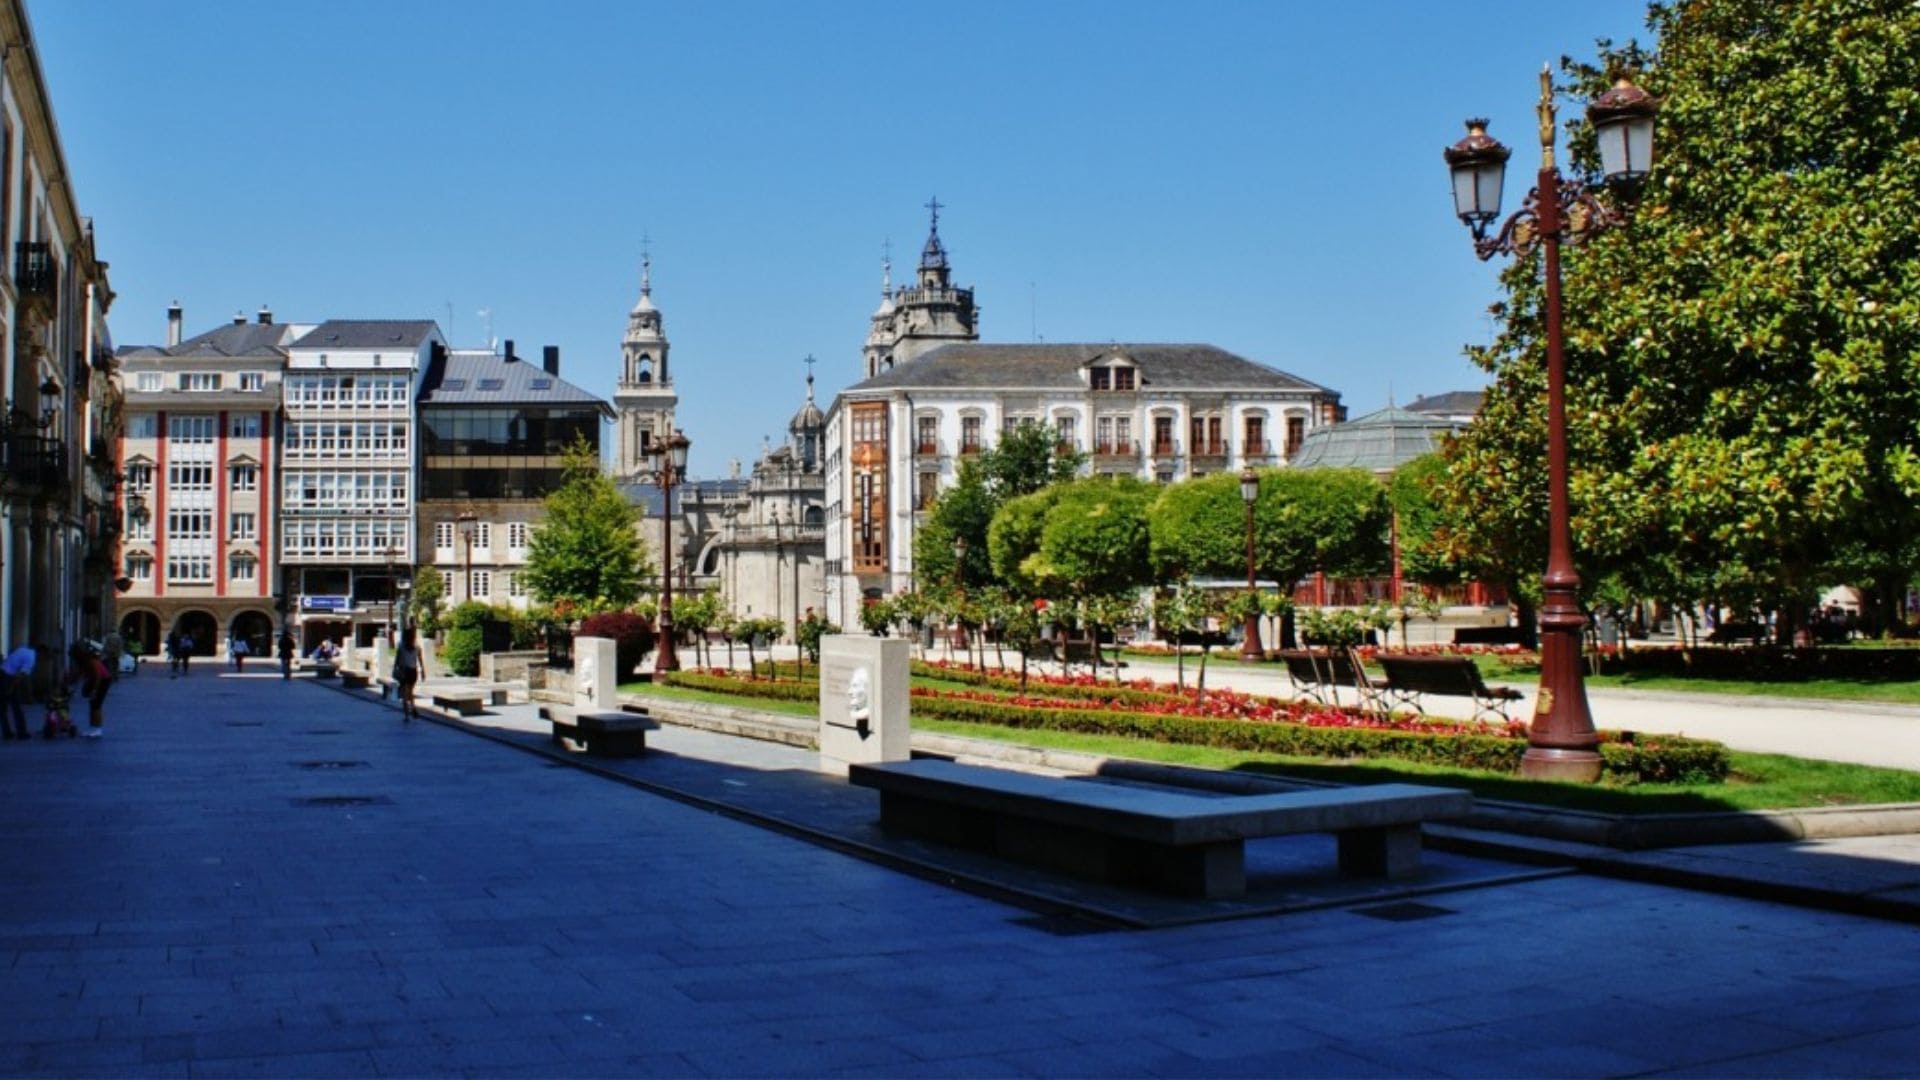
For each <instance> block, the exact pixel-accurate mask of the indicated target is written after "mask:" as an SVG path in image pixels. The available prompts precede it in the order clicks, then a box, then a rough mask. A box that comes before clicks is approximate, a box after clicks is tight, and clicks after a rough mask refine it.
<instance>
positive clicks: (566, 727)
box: [540, 705, 660, 758]
mask: <svg viewBox="0 0 1920 1080" xmlns="http://www.w3.org/2000/svg"><path fill="white" fill-rule="evenodd" d="M540 718H541V719H542V720H546V721H548V722H550V723H552V724H553V741H554V742H555V743H557V744H559V745H560V746H563V747H564V746H566V745H567V743H569V742H575V743H579V744H581V745H582V746H583V747H585V749H586V751H587V753H588V754H590V755H592V756H594V757H614V758H625V757H639V756H640V755H641V754H644V753H646V752H647V732H649V731H659V730H660V721H658V720H655V719H654V718H653V717H651V716H648V715H647V714H646V711H645V710H644V709H640V708H638V707H637V706H632V705H629V706H627V707H625V708H623V709H621V710H618V711H605V710H586V709H576V708H573V707H571V706H568V705H542V706H540Z"/></svg>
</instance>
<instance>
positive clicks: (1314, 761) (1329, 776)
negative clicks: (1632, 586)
mask: <svg viewBox="0 0 1920 1080" xmlns="http://www.w3.org/2000/svg"><path fill="white" fill-rule="evenodd" d="M915 682H916V684H919V685H938V686H942V687H955V688H957V687H958V686H959V684H954V683H948V682H946V681H945V680H920V679H916V680H915ZM968 689H979V688H978V687H968ZM620 690H621V692H622V693H630V694H636V695H644V696H652V697H659V698H663V699H666V700H675V701H702V702H710V703H714V704H722V705H734V706H739V707H742V708H749V709H761V710H764V711H767V712H778V713H782V714H786V715H790V716H817V715H818V710H817V708H816V707H815V706H814V705H813V704H812V703H810V702H799V701H772V700H768V699H764V698H748V697H738V696H734V695H730V694H719V693H709V692H706V691H698V690H686V689H681V688H678V687H665V686H655V685H653V684H651V683H632V684H628V685H626V686H622V687H621V688H620ZM914 728H915V729H916V730H920V731H933V732H940V733H944V734H950V735H963V736H967V737H970V738H978V739H990V740H993V741H996V742H1004V743H1012V744H1016V745H1021V746H1034V747H1044V748H1048V749H1059V750H1072V751H1078V752H1081V753H1088V754H1100V755H1105V756H1108V757H1126V758H1136V759H1140V760H1143V761H1156V762H1162V763H1166V764H1175V765H1191V766H1195V767H1198V768H1207V769H1219V770H1222V771H1229V772H1232V771H1238V772H1253V773H1270V774H1274V775H1282V776H1293V777H1301V778H1304V779H1311V780H1327V781H1332V782H1335V783H1343V784H1378V783H1393V782H1402V783H1431V784H1445V785H1448V786H1452V787H1462V788H1466V789H1468V790H1470V791H1472V792H1473V793H1474V794H1475V795H1478V796H1480V797H1482V798H1487V799H1500V800H1504V801H1508V802H1521V803H1536V804H1539V805H1544V806H1557V807H1563V808H1567V809H1577V810H1593V811H1599V812H1604V813H1617V814H1671V813H1708V812H1713V811H1727V810H1783V809H1791V808H1794V807H1811V806H1854V805H1862V804H1868V803H1889V802H1920V772H1907V771H1904V770H1901V769H1880V768H1873V767H1871V766H1866V765H1847V764H1841V763H1837V762H1827V761H1810V760H1807V759H1804V758H1793V757H1786V756H1784V755H1779V754H1750V753H1743V752H1741V751H1737V750H1736V751H1731V752H1730V754H1731V757H1732V759H1733V773H1732V775H1731V777H1730V778H1729V779H1728V781H1727V782H1726V783H1724V784H1698V785H1683V784H1639V785H1635V786H1632V787H1608V786H1602V785H1591V786H1587V785H1577V784H1551V783H1541V782H1537V781H1530V780H1521V779H1518V778H1516V777H1513V776H1509V775H1506V774H1503V773H1494V772H1486V771H1482V770H1475V769H1449V768H1442V767H1440V766H1433V765H1421V764H1415V763H1412V762H1403V761H1397V760H1390V759H1382V760H1374V761H1364V762H1337V761H1328V760H1326V759H1323V758H1292V757H1283V756H1279V755H1273V754H1251V753H1244V752H1240V751H1234V750H1221V749H1214V748H1211V747H1200V746H1183V745H1175V744H1171V743H1160V742H1152V741H1149V740H1144V739H1126V738H1119V737H1114V736H1098V735H1078V734H1070V733H1065V732H1048V731H1015V730H1013V729H1010V728H1002V727H995V726H993V725H990V724H965V723H956V722H951V721H943V720H929V719H919V720H915V721H914Z"/></svg>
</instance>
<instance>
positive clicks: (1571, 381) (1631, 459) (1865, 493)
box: [1444, 0, 1920, 624]
mask: <svg viewBox="0 0 1920 1080" xmlns="http://www.w3.org/2000/svg"><path fill="white" fill-rule="evenodd" d="M1649 25H1650V27H1651V28H1652V29H1653V31H1654V32H1655V34H1656V35H1657V37H1658V49H1659V51H1658V55H1657V57H1655V56H1654V55H1652V54H1650V53H1649V52H1647V51H1645V50H1643V49H1641V48H1639V47H1638V46H1636V45H1633V44H1628V45H1626V46H1623V47H1618V48H1616V47H1614V46H1612V44H1611V43H1609V42H1601V43H1600V46H1599V49H1598V54H1599V55H1598V56H1597V58H1596V60H1595V61H1594V62H1591V63H1586V62H1576V61H1564V62H1563V63H1562V71H1563V73H1564V76H1565V81H1566V83H1567V84H1568V86H1567V89H1568V90H1569V91H1570V92H1571V93H1572V95H1574V96H1576V97H1578V98H1583V99H1584V98H1589V97H1591V96H1593V95H1594V94H1595V93H1597V92H1598V91H1599V90H1601V89H1602V88H1604V86H1605V85H1606V84H1607V76H1608V75H1609V74H1610V73H1611V70H1613V69H1621V70H1630V71H1631V70H1637V71H1638V72H1639V74H1638V76H1637V80H1636V81H1638V82H1639V83H1640V84H1641V85H1642V86H1643V87H1644V88H1646V89H1647V90H1648V91H1650V92H1652V93H1653V94H1655V95H1656V96H1657V97H1658V98H1660V99H1661V102H1662V104H1661V111H1660V117H1659V121H1658V124H1659V127H1658V135H1657V144H1658V149H1657V154H1658V160H1657V163H1656V166H1655V171H1654V173H1653V176H1652V178H1651V179H1650V181H1649V182H1648V183H1647V184H1646V185H1645V188H1644V191H1643V193H1642V195H1643V197H1642V199H1641V201H1640V203H1639V206H1638V208H1637V213H1636V215H1635V218H1634V220H1633V222H1632V224H1631V225H1630V226H1629V227H1626V228H1622V229H1615V230H1612V231H1609V232H1607V233H1605V234H1603V235H1601V236H1599V237H1597V238H1595V239H1593V240H1590V241H1589V242H1587V243H1586V244H1584V245H1582V246H1580V247H1577V248H1572V249H1568V250H1564V251H1563V260H1564V272H1563V293H1564V298H1565V304H1564V307H1565V320H1564V321H1565V334H1564V338H1565V346H1566V347H1565V355H1566V363H1567V375H1568V386H1567V413H1568V417H1569V437H1570V454H1569V459H1570V464H1571V484H1570V489H1571V502H1572V508H1573V531H1574V547H1575V554H1576V558H1577V559H1578V561H1579V565H1580V570H1581V576H1582V579H1583V581H1584V582H1587V583H1590V584H1593V583H1598V582H1600V581H1603V580H1605V579H1607V578H1608V577H1609V576H1610V575H1612V574H1616V573H1617V574H1618V575H1620V576H1621V577H1622V578H1623V579H1625V580H1626V581H1627V582H1629V583H1631V585H1632V587H1633V588H1634V589H1635V591H1637V592H1639V593H1641V594H1642V595H1652V596H1663V597H1666V596H1675V595H1690V598H1692V599H1700V598H1707V597H1712V598H1717V599H1721V600H1730V599H1733V598H1739V602H1754V603H1759V604H1762V605H1764V606H1769V607H1773V608H1775V609H1777V610H1779V611H1781V612H1783V614H1784V615H1785V616H1786V619H1785V620H1783V621H1784V622H1786V623H1789V624H1791V623H1794V622H1797V620H1798V619H1799V617H1800V616H1801V615H1803V614H1804V611H1805V609H1806V607H1807V606H1808V604H1809V603H1810V602H1811V600H1812V598H1813V596H1814V595H1815V594H1816V593H1817V590H1818V589H1819V588H1820V587H1821V586H1822V585H1825V584H1829V583H1833V582H1834V581H1835V580H1837V579H1838V578H1840V577H1841V576H1842V575H1857V577H1858V580H1859V581H1860V583H1862V584H1864V585H1866V586H1867V587H1868V591H1869V592H1871V593H1876V594H1878V595H1879V596H1881V597H1883V598H1884V597H1887V596H1889V595H1890V594H1892V593H1893V592H1895V591H1896V590H1898V589H1899V587H1900V586H1902V585H1904V584H1905V583H1906V582H1907V580H1908V579H1909V577H1910V576H1911V562H1910V561H1909V560H1910V558H1911V555H1912V548H1911V543H1912V541H1911V539H1910V538H1912V537H1914V536H1915V535H1917V530H1916V526H1920V499H1917V498H1916V496H1920V393H1916V390H1915V388H1916V386H1920V290H1917V289H1915V288H1914V283H1915V282H1916V280H1920V152H1916V149H1915V147H1916V145H1920V142H1917V140H1920V108H1917V107H1916V106H1917V105H1920V90H1916V88H1917V87H1920V9H1916V8H1915V7H1914V5H1913V4H1912V3H1910V2H1908V0H1800V2H1796V3H1781V2H1778V0H1716V2H1713V3H1705V2H1691V0H1681V2H1674V3H1657V4H1655V5H1653V6H1652V8H1651V9H1650V12H1649ZM1569 128H1570V134H1571V137H1572V138H1571V142H1572V147H1573V161H1574V165H1575V170H1576V172H1580V173H1590V172H1591V168H1592V164H1593V160H1594V155H1593V143H1592V134H1591V132H1590V131H1588V130H1586V125H1585V123H1584V122H1583V121H1581V120H1578V119H1575V120H1574V121H1573V122H1572V123H1571V124H1570V125H1569ZM1502 284H1503V286H1504V289H1505V292H1506V298H1505V300H1504V301H1503V303H1501V304H1499V305H1496V313H1497V314H1498V315H1500V316H1501V317H1502V318H1503V320H1504V323H1503V326H1502V328H1501V331H1500V333H1499V334H1498V336H1497V337H1496V339H1495V341H1494V342H1493V344H1492V345H1491V346H1488V347H1486V348H1484V349H1470V350H1469V355H1471V356H1472V357H1473V358H1474V359H1475V360H1476V361H1477V362H1478V363H1480V364H1481V365H1482V366H1483V367H1485V368H1486V369H1487V370H1488V371H1489V372H1491V373H1492V374H1493V376H1494V384H1493V386H1492V387H1491V388H1490V389H1489V391H1488V394H1487V398H1486V404H1485V407H1484V409H1483V412H1482V416H1481V419H1480V421H1479V422H1476V423H1475V424H1474V425H1473V426H1472V427H1471V428H1470V429H1469V430H1468V431H1467V432H1466V433H1465V435H1464V436H1463V438H1462V439H1461V440H1459V442H1460V443H1461V444H1462V445H1461V446H1460V447H1459V449H1458V450H1457V451H1454V452H1450V453H1449V456H1448V464H1449V476H1448V482H1447V484H1446V485H1445V488H1444V490H1445V492H1446V496H1445V499H1444V502H1445V503H1446V506H1447V510H1448V516H1449V518H1450V519H1451V520H1452V521H1454V522H1456V525H1455V526H1454V530H1455V531H1454V537H1455V543H1454V550H1455V551H1456V552H1457V553H1461V554H1464V555H1468V556H1470V557H1477V558H1481V559H1485V560H1488V561H1489V562H1494V563H1502V564H1506V563H1511V564H1512V566H1511V568H1510V572H1517V571H1518V570H1519V567H1520V566H1521V565H1524V566H1526V567H1528V568H1530V569H1531V570H1532V571H1533V573H1537V571H1538V568H1539V566H1540V565H1542V564H1543V563H1544V562H1545V543H1544V521H1545V516H1546V515H1545V507H1544V501H1545V497H1546V496H1545V483H1544V478H1543V477H1541V476H1539V475H1538V474H1539V473H1540V471H1541V466H1540V465H1539V462H1540V459H1541V458H1542V457H1543V456H1544V451H1543V447H1544V443H1545V433H1544V432H1545V419H1544V414H1545V406H1544V402H1543V401H1542V400H1541V397H1540V389H1541V387H1542V385H1543V383H1544V377H1543V375H1542V370H1543V367H1544V357H1545V346H1544V325H1543V320H1544V315H1543V309H1544V304H1543V300H1544V297H1543V290H1542V287H1541V279H1540V274H1539V267H1538V256H1537V254H1536V255H1533V256H1531V257H1527V258H1521V259H1517V260H1515V262H1514V264H1513V265H1512V266H1510V267H1509V268H1508V269H1507V271H1506V272H1505V274H1504V275H1503V276H1502ZM1883 605H1884V601H1883ZM1883 605H1882V606H1883Z"/></svg>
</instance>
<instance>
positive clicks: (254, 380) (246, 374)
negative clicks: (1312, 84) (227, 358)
mask: <svg viewBox="0 0 1920 1080" xmlns="http://www.w3.org/2000/svg"><path fill="white" fill-rule="evenodd" d="M266 385H267V376H266V373H265V372H262V371H243V372H241V373H240V389H242V390H264V389H266Z"/></svg>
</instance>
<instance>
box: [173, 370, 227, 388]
mask: <svg viewBox="0 0 1920 1080" xmlns="http://www.w3.org/2000/svg"><path fill="white" fill-rule="evenodd" d="M180 389H182V390H195V391H202V390H218V389H220V373H219V372H217V371H183V372H181V373H180Z"/></svg>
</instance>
